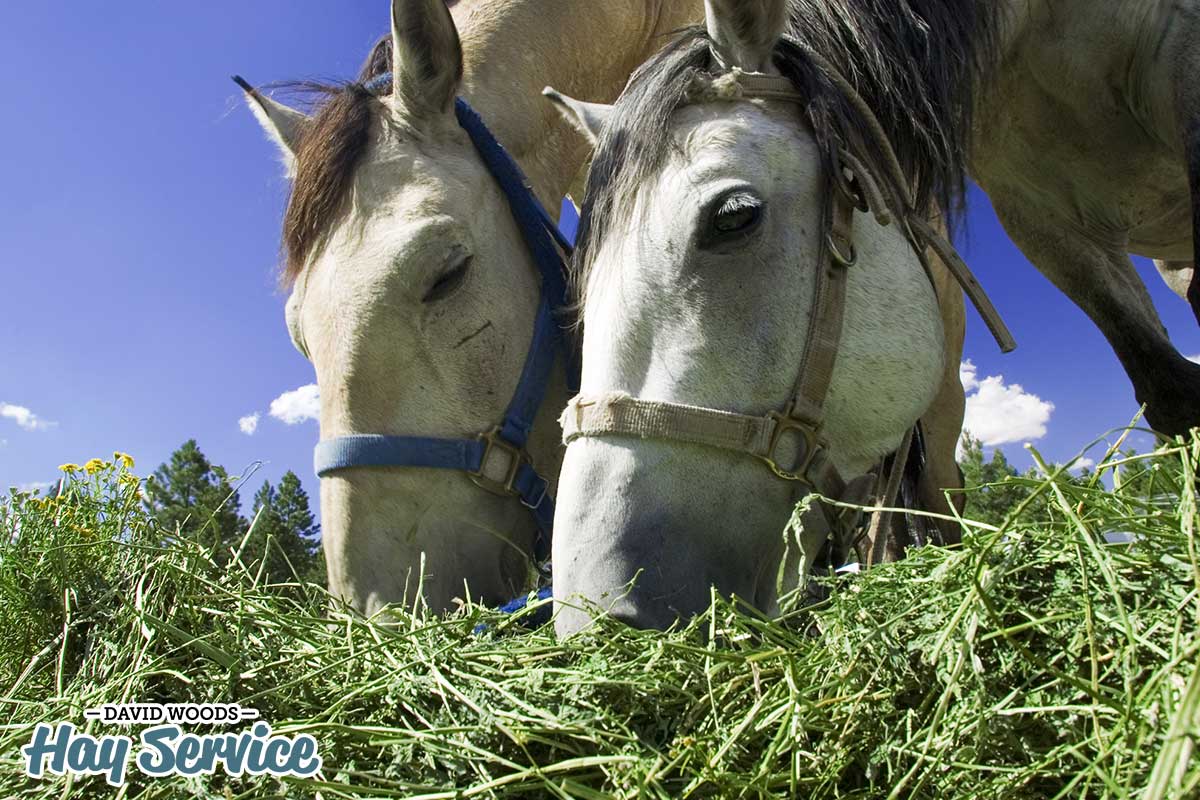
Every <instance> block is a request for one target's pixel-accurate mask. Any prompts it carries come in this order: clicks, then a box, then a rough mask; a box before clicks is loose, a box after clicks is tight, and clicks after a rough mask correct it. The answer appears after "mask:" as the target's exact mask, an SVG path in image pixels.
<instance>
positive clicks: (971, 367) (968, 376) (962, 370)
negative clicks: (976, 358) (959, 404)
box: [958, 358, 979, 394]
mask: <svg viewBox="0 0 1200 800" xmlns="http://www.w3.org/2000/svg"><path fill="white" fill-rule="evenodd" d="M958 379H959V380H960V381H962V386H963V391H964V392H966V393H967V394H970V393H971V392H973V391H975V390H976V389H978V388H979V379H978V378H977V376H976V368H975V364H974V362H972V361H971V359H969V358H968V359H967V360H966V361H963V362H962V363H960V364H959V365H958Z"/></svg>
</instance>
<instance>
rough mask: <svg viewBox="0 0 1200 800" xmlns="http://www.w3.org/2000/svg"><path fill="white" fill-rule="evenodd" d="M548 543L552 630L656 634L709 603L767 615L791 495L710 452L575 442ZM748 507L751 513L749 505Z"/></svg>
mask: <svg viewBox="0 0 1200 800" xmlns="http://www.w3.org/2000/svg"><path fill="white" fill-rule="evenodd" d="M561 481H562V482H561V483H560V486H559V498H560V500H559V505H558V515H557V517H556V518H555V529H556V531H558V535H557V536H556V537H555V542H554V560H553V563H554V597H555V603H556V617H555V629H556V631H557V633H558V634H559V635H560V636H568V635H571V634H574V633H576V632H579V631H581V630H583V629H585V628H587V627H588V626H589V625H590V624H591V622H592V620H593V618H594V617H595V616H596V615H598V614H606V615H608V616H610V617H612V618H615V619H617V620H620V621H622V622H625V623H627V624H629V625H632V626H633V627H637V628H656V629H665V628H668V627H670V626H672V625H674V624H676V623H677V622H686V621H687V620H688V619H690V618H692V617H693V616H695V615H696V614H701V613H703V612H704V611H706V610H707V609H708V608H709V605H710V603H711V601H712V593H713V591H715V592H716V593H717V594H718V595H721V596H723V597H726V598H729V597H737V598H738V599H739V600H740V601H741V602H743V603H745V604H747V605H748V606H753V607H756V608H759V609H760V610H764V611H765V610H767V609H769V608H771V607H772V606H773V605H774V600H775V585H776V578H777V576H778V567H779V565H780V564H781V563H782V562H783V560H784V555H785V554H784V550H785V548H784V539H783V532H784V528H785V527H786V526H787V522H788V520H789V518H790V514H791V510H792V508H793V503H794V499H795V495H794V494H793V492H794V488H793V487H792V486H790V485H786V484H784V482H782V481H779V480H777V479H775V478H774V477H773V476H772V475H771V473H770V472H768V471H767V470H766V468H765V467H764V466H763V465H762V464H760V463H758V462H757V461H755V460H753V459H749V458H745V459H744V458H742V457H739V456H736V455H732V454H726V453H722V452H719V451H716V450H713V449H711V448H704V447H699V446H691V445H678V444H673V443H672V444H668V443H659V442H652V441H647V440H637V441H632V442H629V441H617V440H610V439H583V440H579V441H576V442H573V443H572V444H571V446H570V447H569V448H568V449H567V455H566V460H565V461H564V465H563V472H562V478H561ZM748 498H752V499H753V502H749V503H748V502H747V499H748Z"/></svg>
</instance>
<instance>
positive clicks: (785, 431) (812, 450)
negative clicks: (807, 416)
mask: <svg viewBox="0 0 1200 800" xmlns="http://www.w3.org/2000/svg"><path fill="white" fill-rule="evenodd" d="M789 411H790V409H789ZM767 416H768V417H770V419H771V420H773V421H774V422H775V430H774V432H773V433H772V434H771V443H770V444H769V445H768V446H767V452H766V454H765V455H762V456H759V458H761V459H762V460H763V461H765V462H766V464H767V466H768V467H770V468H771V471H772V472H774V473H775V475H776V476H778V477H780V478H783V479H784V480H785V481H801V482H803V483H807V484H808V485H809V486H812V481H811V480H810V479H809V477H808V468H809V467H811V466H812V463H813V460H814V459H815V458H816V457H817V452H818V451H819V450H820V449H821V445H820V443H819V442H818V441H817V432H816V430H815V429H814V428H813V427H812V426H811V425H809V424H808V423H807V422H803V421H801V420H798V419H796V418H795V417H793V416H791V414H790V413H786V412H779V411H772V412H771V413H770V414H768V415H767ZM789 434H796V435H798V436H799V437H800V440H801V442H802V445H801V447H802V449H801V450H800V452H799V458H798V459H797V461H796V464H795V465H794V466H793V467H792V468H790V469H785V468H783V467H781V466H780V465H779V462H778V461H777V460H776V455H775V453H776V451H777V450H778V449H779V444H780V442H782V441H783V438H784V437H785V436H788V435H789Z"/></svg>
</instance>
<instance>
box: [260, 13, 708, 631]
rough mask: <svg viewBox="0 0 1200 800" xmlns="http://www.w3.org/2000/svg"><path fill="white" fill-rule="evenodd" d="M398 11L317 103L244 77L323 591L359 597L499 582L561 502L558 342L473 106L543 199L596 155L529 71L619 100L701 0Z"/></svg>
mask: <svg viewBox="0 0 1200 800" xmlns="http://www.w3.org/2000/svg"><path fill="white" fill-rule="evenodd" d="M391 15H392V30H391V34H390V35H389V36H387V37H385V38H384V39H383V40H381V42H380V44H379V45H378V46H377V47H376V48H375V49H374V50H373V51H372V54H371V56H370V57H369V58H368V60H367V62H366V64H365V65H364V67H363V70H362V72H361V74H360V76H359V77H358V79H357V80H356V81H353V82H350V83H347V84H344V85H340V86H326V87H317V88H318V89H319V91H321V92H323V94H324V95H325V99H324V100H323V101H322V102H321V103H320V104H319V105H318V107H317V108H316V109H315V111H314V112H313V113H312V114H305V113H302V112H300V111H297V110H295V109H291V108H289V107H287V106H286V105H284V104H282V103H280V102H278V101H276V100H274V99H272V98H271V97H269V96H268V95H266V94H264V93H262V92H259V91H257V90H255V89H254V88H253V87H251V86H250V85H249V84H248V83H245V82H244V81H243V82H242V85H243V89H244V90H245V91H246V97H247V100H248V103H249V105H250V108H251V110H252V111H254V113H255V116H256V118H257V119H258V120H259V121H260V123H261V124H262V126H263V127H264V129H265V130H266V132H267V134H268V136H269V138H270V139H271V140H272V141H274V142H275V143H276V144H277V145H278V147H279V150H280V153H281V154H282V157H283V161H284V165H285V168H286V171H287V173H288V174H289V175H290V176H291V178H292V186H291V192H290V196H289V199H288V203H287V209H286V212H285V216H284V226H283V227H284V230H283V242H284V250H285V252H286V265H285V269H284V274H283V283H284V286H285V288H287V289H290V295H289V297H288V299H287V303H286V312H285V316H286V321H287V327H288V330H289V332H290V335H291V337H292V341H293V342H294V344H295V345H296V347H297V349H299V350H300V352H301V353H302V354H303V355H305V356H306V357H307V358H309V359H310V360H311V361H312V363H313V366H314V368H315V371H316V376H317V383H318V385H319V386H320V389H321V413H320V428H321V437H322V441H321V443H319V444H318V450H317V454H316V462H317V468H318V472H319V474H321V475H322V478H323V479H322V482H321V517H322V520H321V522H322V532H323V541H324V547H325V553H326V559H327V563H328V577H329V587H330V590H331V592H332V593H333V594H334V595H335V596H337V597H340V598H343V599H344V600H346V601H347V602H349V603H350V604H351V605H353V606H354V607H356V608H358V609H359V610H361V611H363V612H365V613H373V612H375V611H377V610H378V609H380V608H382V607H383V606H385V605H387V604H388V603H401V602H403V603H414V602H417V601H418V600H419V601H420V602H423V603H424V604H425V605H427V606H428V608H430V609H431V610H433V611H443V610H446V609H449V608H453V607H454V605H455V603H456V601H457V600H458V599H460V598H462V599H466V598H470V599H473V600H477V601H480V602H486V603H492V604H494V603H499V602H501V601H503V600H507V599H509V598H510V597H512V596H513V595H514V594H515V593H517V592H519V591H522V590H523V589H525V588H526V587H527V586H529V585H530V583H531V580H532V579H533V577H534V575H533V560H534V556H535V555H536V549H537V542H538V541H539V538H538V537H539V534H540V533H541V532H542V531H541V530H540V527H541V526H542V524H543V523H546V522H548V519H547V510H548V509H550V508H551V507H552V505H551V498H552V497H553V495H554V492H555V487H554V483H555V479H556V476H557V474H558V469H559V465H560V463H561V458H562V447H561V444H560V441H559V431H558V427H557V424H556V423H555V419H554V418H555V415H556V414H557V413H558V411H559V410H560V409H561V408H562V406H563V405H564V404H565V403H566V400H567V398H568V397H569V395H570V392H569V391H568V386H567V385H568V376H567V372H568V369H567V361H568V359H567V357H566V356H567V354H566V353H565V352H564V349H563V348H561V347H558V348H550V350H549V352H550V358H552V359H553V360H552V363H546V361H547V358H546V357H541V358H534V354H536V353H543V354H544V353H545V352H547V351H546V349H545V348H544V347H540V348H539V347H537V346H535V345H536V343H535V341H534V340H535V338H537V337H538V336H539V334H538V331H541V333H542V334H546V333H547V331H546V326H545V325H541V327H539V325H540V323H536V320H537V319H539V315H540V314H541V308H542V304H541V298H542V297H544V296H545V295H546V292H545V291H544V288H545V287H544V286H543V283H544V276H545V270H541V269H539V266H538V263H537V262H536V261H535V259H534V257H533V254H532V253H531V250H530V244H529V243H528V241H527V238H528V237H527V236H526V232H527V231H526V229H527V228H528V227H529V226H528V225H525V226H521V225H518V223H517V221H516V217H515V216H514V214H515V213H516V210H515V209H514V208H513V207H512V202H513V201H512V198H511V197H510V196H509V194H506V192H505V191H504V190H502V187H501V185H500V183H499V182H498V180H497V178H496V177H495V175H494V172H495V169H494V165H493V166H489V164H488V163H486V159H485V157H484V155H483V151H481V149H480V144H479V143H478V141H477V140H478V139H480V137H482V138H483V139H487V138H488V137H490V136H491V135H492V134H491V133H487V132H486V130H481V129H485V128H486V126H483V124H482V122H480V121H479V118H482V121H485V122H486V123H487V126H490V128H491V131H492V132H494V138H495V140H498V141H499V142H502V143H503V144H504V145H505V147H506V148H507V152H508V153H511V154H512V156H514V157H515V159H516V161H517V162H519V163H520V165H521V167H522V168H523V169H524V172H525V174H526V175H527V177H528V182H529V185H530V186H531V187H532V191H533V194H534V195H535V196H536V198H537V199H539V200H540V201H541V202H542V203H544V204H545V205H546V206H547V207H551V208H557V203H558V200H559V198H561V197H562V196H563V195H564V193H565V192H566V191H567V189H568V187H569V185H570V184H571V181H572V180H573V179H574V177H575V175H576V173H577V172H578V171H579V168H580V167H581V166H582V164H583V162H584V160H585V158H586V157H587V155H588V151H589V148H588V146H587V143H586V142H585V141H584V140H583V139H582V137H580V136H579V134H578V133H576V132H575V130H574V129H573V128H572V127H571V126H570V125H567V124H565V123H564V122H562V120H561V119H560V118H559V115H558V114H557V113H555V112H554V111H553V110H552V109H550V108H549V107H547V106H545V105H544V104H543V103H542V101H541V100H540V98H539V97H538V96H537V94H536V92H535V91H534V88H535V87H538V88H540V87H541V86H542V85H544V84H545V83H546V82H547V81H548V80H550V79H551V78H553V79H554V80H556V81H563V82H565V83H566V84H568V85H569V86H570V88H571V90H572V91H575V92H579V93H583V94H587V95H589V96H593V97H600V98H609V99H611V98H612V97H615V95H616V94H617V93H618V92H619V91H620V87H621V86H622V85H623V84H624V82H625V80H626V78H627V77H628V75H629V73H630V72H631V71H632V70H633V68H634V67H635V66H636V65H637V64H639V63H641V61H643V60H644V59H645V58H646V57H647V56H648V55H649V54H650V53H652V52H653V51H654V50H655V49H657V48H658V46H659V45H660V40H659V37H660V36H661V35H662V34H663V32H665V31H670V30H674V29H675V28H678V27H679V26H681V25H682V24H684V23H685V22H689V21H694V20H695V19H696V18H697V17H696V4H695V2H694V0H688V2H679V1H678V0H662V1H661V2H655V3H651V4H642V3H635V2H613V3H590V2H585V1H584V0H562V1H561V2H556V3H553V4H549V5H547V4H546V3H541V2H536V0H477V1H476V2H472V3H458V4H455V5H454V7H453V8H450V9H448V8H447V6H446V4H444V3H443V2H441V0H394V2H392V3H391ZM596 64H600V65H601V66H599V67H595V66H593V65H596ZM585 65H586V69H585V68H584V67H585ZM389 76H390V77H389ZM459 96H461V97H463V98H466V100H467V101H469V102H470V103H472V104H474V110H475V111H477V112H478V117H477V118H476V122H470V119H471V116H472V113H473V112H471V109H469V108H467V109H465V110H464V104H463V103H460V102H456V99H455V98H456V97H459ZM468 128H469V129H470V130H468ZM496 150H497V148H490V151H492V156H493V157H494V158H493V160H495V159H497V158H499V159H501V160H503V159H504V158H507V157H506V156H501V155H497V154H496V152H494V151H496ZM510 173H511V170H510ZM522 182H523V181H521V179H520V178H518V177H514V176H513V175H512V174H510V180H509V183H510V188H511V184H514V183H517V184H519V183H522ZM523 205H528V204H523ZM526 212H529V213H532V212H530V210H529V208H526ZM533 227H534V228H536V227H537V225H536V224H535V225H534V226H533ZM547 232H548V231H547ZM533 235H534V236H535V238H538V239H540V240H541V241H542V246H541V249H543V250H544V249H545V246H547V245H546V242H545V238H546V237H545V236H544V235H541V234H538V233H537V232H536V230H535V231H534V232H533ZM543 338H545V336H543ZM535 361H537V362H538V363H537V364H536V365H535V366H536V369H534V368H533V367H530V365H531V364H533V362H535ZM527 368H529V369H533V371H534V372H540V373H541V377H540V378H539V379H538V380H534V381H533V383H534V384H541V383H543V382H544V386H537V387H535V388H538V389H539V391H527V390H528V388H529V383H530V382H529V381H527V380H526V378H527V377H528V376H527V373H528V372H529V369H527ZM523 376H524V377H523ZM518 406H520V408H519V409H517V407H518ZM514 409H517V412H514ZM510 423H511V424H510ZM525 437H527V439H526V440H525V441H519V440H520V439H524V438H525ZM531 465H533V466H535V467H536V470H534V469H533V468H532V467H531ZM447 467H450V469H447Z"/></svg>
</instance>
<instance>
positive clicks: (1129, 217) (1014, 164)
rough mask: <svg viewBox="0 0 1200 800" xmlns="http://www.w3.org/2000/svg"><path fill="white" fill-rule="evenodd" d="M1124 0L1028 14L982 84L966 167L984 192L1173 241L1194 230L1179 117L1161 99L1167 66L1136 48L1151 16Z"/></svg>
mask: <svg viewBox="0 0 1200 800" xmlns="http://www.w3.org/2000/svg"><path fill="white" fill-rule="evenodd" d="M1125 5H1126V4H1125V3H1121V2H1105V3H1101V4H1099V5H1097V4H1096V3H1094V2H1088V3H1067V4H1057V5H1056V6H1055V9H1054V12H1053V13H1052V14H1051V13H1050V12H1049V11H1043V12H1041V13H1040V14H1036V15H1035V16H1034V18H1033V19H1032V20H1031V22H1030V24H1029V25H1028V26H1026V28H1025V30H1024V32H1023V34H1022V36H1021V37H1020V39H1019V41H1018V43H1017V44H1016V45H1015V46H1013V47H1011V48H1010V49H1009V50H1008V52H1007V54H1006V58H1005V59H1004V62H1003V64H1002V66H1001V68H1000V70H999V72H998V73H997V75H996V76H995V78H994V80H993V81H992V83H991V85H990V86H989V87H988V88H987V91H986V92H984V93H982V94H981V96H980V98H981V99H980V107H979V109H978V113H977V125H976V130H975V134H974V142H973V154H972V167H973V170H972V172H973V175H974V177H975V178H976V180H977V181H978V182H979V184H980V185H981V186H982V187H983V188H984V189H985V190H986V191H987V192H988V193H989V194H993V195H994V194H995V193H997V192H1002V193H1006V194H1008V195H1009V196H1016V197H1019V198H1020V200H1021V202H1023V203H1025V204H1034V205H1036V206H1037V207H1039V208H1041V209H1044V210H1047V211H1050V212H1052V213H1055V214H1056V215H1058V216H1060V217H1061V218H1063V219H1064V220H1065V221H1068V222H1070V223H1073V224H1075V225H1077V226H1078V227H1080V228H1082V229H1085V230H1090V231H1092V232H1094V233H1097V234H1099V235H1102V236H1104V237H1105V238H1110V239H1112V240H1114V241H1129V242H1145V243H1146V245H1147V247H1149V248H1151V249H1155V250H1161V249H1162V248H1164V247H1166V248H1168V249H1170V245H1171V243H1172V242H1182V241H1187V240H1189V239H1190V235H1189V234H1190V230H1189V218H1188V194H1187V182H1186V173H1185V171H1184V163H1183V160H1182V158H1181V151H1180V148H1179V147H1178V145H1177V142H1176V140H1177V136H1178V134H1177V131H1176V125H1175V123H1174V120H1173V118H1171V119H1169V120H1165V119H1164V117H1170V114H1168V112H1167V111H1165V110H1164V109H1163V105H1164V103H1163V102H1162V101H1161V96H1162V94H1163V92H1162V87H1165V86H1168V85H1169V84H1170V76H1169V74H1168V73H1169V69H1168V68H1167V67H1166V66H1165V65H1164V64H1162V63H1159V62H1156V61H1154V60H1151V59H1147V58H1145V54H1144V53H1143V52H1142V50H1144V49H1145V48H1146V47H1148V46H1149V45H1148V44H1147V43H1148V42H1150V41H1152V40H1154V37H1152V36H1151V35H1150V33H1149V31H1150V30H1153V29H1156V28H1155V25H1154V24H1153V21H1152V20H1148V19H1146V18H1145V15H1141V16H1140V18H1138V19H1131V18H1130V17H1128V16H1121V15H1120V14H1118V12H1122V13H1124V12H1125V11H1127V9H1125V8H1124V6H1125ZM1084 12H1088V13H1090V14H1091V17H1088V16H1087V14H1086V13H1084Z"/></svg>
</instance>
